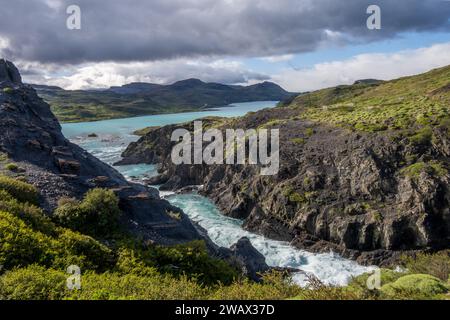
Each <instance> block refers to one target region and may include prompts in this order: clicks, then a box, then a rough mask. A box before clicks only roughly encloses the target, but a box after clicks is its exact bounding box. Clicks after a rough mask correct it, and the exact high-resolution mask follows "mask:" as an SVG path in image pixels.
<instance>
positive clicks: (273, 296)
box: [208, 271, 302, 300]
mask: <svg viewBox="0 0 450 320" xmlns="http://www.w3.org/2000/svg"><path fill="white" fill-rule="evenodd" d="M262 280H263V282H262V283H255V282H252V281H249V280H247V279H244V280H241V281H236V282H234V283H232V284H231V285H229V286H224V285H220V286H219V287H218V288H217V289H215V290H214V291H213V292H211V294H210V296H209V297H208V298H209V299H213V300H282V299H287V298H290V297H294V296H296V295H298V294H299V293H300V292H302V289H301V288H300V287H298V286H297V285H295V284H294V283H293V282H292V279H291V278H290V277H286V275H285V274H284V273H282V272H276V271H274V272H269V273H267V274H265V275H263V277H262Z"/></svg>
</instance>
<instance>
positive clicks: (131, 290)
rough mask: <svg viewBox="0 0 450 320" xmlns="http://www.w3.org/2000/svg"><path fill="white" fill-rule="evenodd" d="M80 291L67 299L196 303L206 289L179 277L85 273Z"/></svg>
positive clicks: (74, 292) (202, 296)
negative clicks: (185, 301)
mask: <svg viewBox="0 0 450 320" xmlns="http://www.w3.org/2000/svg"><path fill="white" fill-rule="evenodd" d="M81 285H82V290H79V291H73V292H72V293H71V296H70V298H72V299H82V300H117V299H120V300H135V299H140V300H186V299H189V300H198V299H204V298H205V292H206V289H204V288H202V287H201V286H200V285H199V284H197V283H196V282H195V281H191V280H189V279H188V278H187V277H185V276H182V277H180V278H178V279H175V278H173V277H171V276H164V275H156V276H144V277H143V276H137V275H134V274H126V275H122V274H118V273H103V274H94V273H87V274H84V275H83V277H82V283H81Z"/></svg>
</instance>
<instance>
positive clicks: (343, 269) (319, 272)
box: [166, 194, 372, 285]
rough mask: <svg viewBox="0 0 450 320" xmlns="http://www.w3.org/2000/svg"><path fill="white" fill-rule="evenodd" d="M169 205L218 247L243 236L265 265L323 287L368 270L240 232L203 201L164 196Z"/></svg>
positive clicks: (238, 224)
mask: <svg viewBox="0 0 450 320" xmlns="http://www.w3.org/2000/svg"><path fill="white" fill-rule="evenodd" d="M166 198H167V199H168V200H169V201H170V202H171V203H172V204H174V205H175V206H177V207H180V208H182V209H183V210H184V211H185V212H186V214H187V215H189V217H190V218H191V219H192V220H193V221H196V222H198V223H199V224H200V225H201V226H202V227H203V228H204V229H206V230H207V231H208V235H209V237H210V238H211V239H212V240H213V241H214V242H215V243H216V244H218V245H219V246H222V247H227V248H229V247H230V246H231V245H233V244H234V243H236V242H237V241H238V240H239V239H240V238H242V237H247V238H249V239H250V241H251V243H252V245H253V246H254V247H255V248H256V249H257V250H258V251H259V252H261V253H262V254H263V255H264V256H265V257H266V261H267V264H268V265H270V266H274V267H290V268H297V269H301V270H303V271H305V272H308V273H312V274H314V275H315V276H316V277H317V278H318V279H320V280H321V281H323V282H324V283H326V284H331V285H345V284H347V283H348V281H349V280H350V279H351V277H352V276H356V275H359V274H362V273H365V272H368V271H370V270H372V268H367V267H363V266H360V265H359V264H357V263H356V262H354V261H351V260H347V259H344V258H342V257H340V256H339V255H337V254H334V253H324V254H314V253H309V252H306V251H303V250H298V249H296V248H294V247H292V246H290V245H289V243H287V242H283V241H275V240H271V239H267V238H265V237H263V236H261V235H257V234H254V233H251V232H248V231H246V230H244V229H242V222H241V221H240V220H236V219H232V218H229V217H226V216H224V215H222V214H221V213H220V212H219V210H218V209H217V207H216V206H215V205H214V204H213V203H212V202H211V201H210V200H208V199H207V198H205V197H202V196H199V195H194V194H189V195H173V194H172V195H168V196H167V197H166ZM305 278H306V277H305V275H304V274H303V273H298V274H295V275H294V277H293V279H294V281H295V282H297V283H298V284H301V285H303V284H305V280H306V279H305Z"/></svg>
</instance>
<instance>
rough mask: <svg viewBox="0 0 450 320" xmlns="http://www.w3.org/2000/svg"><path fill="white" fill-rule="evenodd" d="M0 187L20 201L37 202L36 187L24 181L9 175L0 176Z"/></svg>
mask: <svg viewBox="0 0 450 320" xmlns="http://www.w3.org/2000/svg"><path fill="white" fill-rule="evenodd" d="M0 189H3V190H5V191H7V192H8V193H9V194H10V195H11V196H13V197H14V198H16V199H17V200H18V201H20V202H29V203H32V204H35V205H37V204H38V198H39V193H38V191H37V189H36V188H35V187H34V186H32V185H31V184H28V183H26V182H22V181H19V180H16V179H13V178H10V177H6V176H0Z"/></svg>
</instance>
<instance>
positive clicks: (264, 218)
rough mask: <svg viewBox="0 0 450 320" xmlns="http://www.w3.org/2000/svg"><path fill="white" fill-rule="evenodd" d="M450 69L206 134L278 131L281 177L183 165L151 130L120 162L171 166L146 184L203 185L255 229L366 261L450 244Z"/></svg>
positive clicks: (215, 122) (251, 169) (318, 97)
mask: <svg viewBox="0 0 450 320" xmlns="http://www.w3.org/2000/svg"><path fill="white" fill-rule="evenodd" d="M449 85H450V67H446V68H442V69H437V70H433V71H431V72H428V73H425V74H422V75H418V76H414V77H407V78H402V79H398V80H394V81H388V82H383V83H376V82H375V83H374V82H359V83H356V84H355V85H352V86H339V87H335V88H329V89H324V90H320V91H317V92H312V93H309V94H305V95H300V96H298V97H297V98H295V99H294V100H292V101H291V102H290V103H288V104H286V105H282V106H280V107H278V108H275V109H272V110H262V111H259V112H256V113H251V114H248V115H247V116H245V117H242V118H238V119H220V118H219V119H217V118H215V119H209V120H207V121H205V123H206V125H207V126H208V127H216V128H219V129H222V130H224V129H226V128H247V129H248V128H254V129H256V128H279V129H280V157H281V159H280V166H281V167H280V172H279V174H278V175H276V176H272V177H262V176H259V168H257V167H256V166H250V165H248V166H238V167H237V166H225V165H223V166H205V165H201V166H200V165H197V166H185V165H182V166H174V165H172V162H171V160H170V150H171V149H172V146H173V143H171V142H170V141H169V140H168V137H170V133H171V132H172V131H173V130H174V129H176V128H178V127H183V128H186V129H189V130H192V123H187V124H183V125H179V126H177V125H175V126H168V127H163V128H153V129H150V130H149V131H148V133H147V134H146V135H144V136H143V137H142V138H141V139H140V140H139V141H138V142H136V143H133V144H131V145H130V146H129V147H128V149H127V150H126V151H125V152H124V154H123V156H124V160H123V163H139V162H145V163H162V164H163V165H162V168H161V175H160V176H159V177H158V178H157V179H153V180H152V181H149V183H158V184H163V187H162V188H166V189H175V190H176V189H180V188H183V187H184V186H186V185H204V188H203V190H202V191H201V192H202V193H203V194H205V195H207V196H209V197H210V198H211V199H213V200H214V201H215V202H216V203H217V204H218V205H219V207H220V208H221V209H222V211H223V213H224V214H226V215H229V216H232V217H236V218H240V219H244V220H245V223H244V227H245V228H246V229H248V230H251V231H254V232H258V233H261V234H264V235H266V236H268V237H270V238H275V239H283V240H288V241H292V244H293V245H295V246H297V247H299V248H304V249H308V250H312V251H319V252H322V251H328V250H330V249H332V250H335V251H337V252H339V253H341V254H343V255H345V256H347V257H351V258H353V259H358V261H360V262H361V263H366V264H371V263H375V264H380V265H383V264H388V263H392V262H393V261H395V260H396V259H397V258H398V257H399V256H400V255H401V254H403V253H404V252H408V251H417V250H425V251H427V250H439V249H443V248H449V247H450V206H449V202H450V189H449V182H450V175H449V173H448V169H449V168H450V158H449V156H450V141H449V124H450V121H449V120H450V118H449V115H448V112H449V107H450V106H449V101H450V100H449V98H450V90H449Z"/></svg>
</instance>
